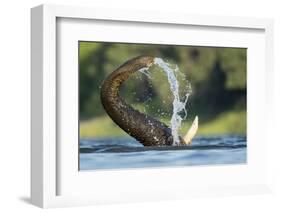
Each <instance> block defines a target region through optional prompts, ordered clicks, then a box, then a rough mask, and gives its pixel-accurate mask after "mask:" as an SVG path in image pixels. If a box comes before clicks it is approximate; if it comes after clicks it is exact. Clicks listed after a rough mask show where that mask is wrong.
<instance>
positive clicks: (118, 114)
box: [101, 56, 185, 146]
mask: <svg viewBox="0 0 281 213" xmlns="http://www.w3.org/2000/svg"><path fill="white" fill-rule="evenodd" d="M153 63H154V57H151V56H140V57H136V58H133V59H131V60H129V61H127V62H126V63H124V64H123V65H121V66H120V67H119V68H117V69H116V70H115V71H113V72H112V73H111V74H110V75H109V76H108V77H107V78H106V79H105V80H104V82H103V83H102V87H101V102H102V104H103V107H104V109H105V110H106V112H107V113H108V115H109V116H110V117H111V119H112V120H113V121H114V122H115V123H116V124H117V125H118V126H119V127H121V128H122V129H123V130H124V131H125V132H127V133H128V134H129V135H131V136H132V137H134V138H136V139H137V140H138V141H139V142H140V143H142V144H143V145H144V146H165V145H172V144H173V136H172V134H171V129H170V128H169V127H168V126H167V125H166V124H164V123H162V122H160V121H158V120H156V119H155V118H153V117H151V116H149V115H146V114H143V113H141V112H139V111H138V110H136V109H134V108H132V107H131V106H130V105H128V104H127V103H126V102H125V101H124V99H123V98H122V97H120V96H119V89H120V86H121V84H122V83H123V82H124V81H126V80H127V79H128V78H129V77H130V75H131V74H132V73H134V72H137V71H138V70H140V69H142V68H146V67H149V66H151V65H152V64H153ZM180 141H181V144H185V143H184V141H183V139H182V138H180Z"/></svg>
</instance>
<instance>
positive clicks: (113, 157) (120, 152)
mask: <svg viewBox="0 0 281 213" xmlns="http://www.w3.org/2000/svg"><path fill="white" fill-rule="evenodd" d="M79 162H80V170H100V169H122V168H149V167H175V166H181V167H183V166H199V165H222V164H245V163H246V162H247V145H246V137H245V136H238V135H220V136H213V137H196V138H194V139H193V142H192V145H191V146H169V147H144V146H143V145H142V144H140V143H139V142H138V141H136V140H135V139H134V138H131V137H119V138H95V139H81V140H80V161H79Z"/></svg>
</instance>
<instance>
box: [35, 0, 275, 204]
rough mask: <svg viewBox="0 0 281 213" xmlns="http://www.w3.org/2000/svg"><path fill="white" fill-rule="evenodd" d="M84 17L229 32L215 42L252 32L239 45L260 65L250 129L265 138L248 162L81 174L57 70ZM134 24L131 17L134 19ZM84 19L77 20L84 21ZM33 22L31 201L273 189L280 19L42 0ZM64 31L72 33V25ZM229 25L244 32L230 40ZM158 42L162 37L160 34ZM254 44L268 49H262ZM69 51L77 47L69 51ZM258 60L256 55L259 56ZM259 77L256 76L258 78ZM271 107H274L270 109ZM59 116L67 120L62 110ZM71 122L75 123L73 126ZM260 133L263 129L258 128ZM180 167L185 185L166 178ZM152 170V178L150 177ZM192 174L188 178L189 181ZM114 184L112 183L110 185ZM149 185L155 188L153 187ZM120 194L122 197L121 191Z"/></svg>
mask: <svg viewBox="0 0 281 213" xmlns="http://www.w3.org/2000/svg"><path fill="white" fill-rule="evenodd" d="M62 20H63V21H65V20H66V21H67V24H66V27H65V26H62V25H63V24H62V22H61V21H62ZM77 20H78V25H79V24H81V22H83V21H85V20H86V21H87V22H88V23H89V24H91V22H94V21H99V26H103V23H104V25H105V23H110V24H111V25H110V26H111V27H116V28H118V27H133V26H134V25H141V26H142V27H143V28H145V27H146V26H147V25H150V24H153V26H156V27H157V28H159V29H160V28H165V30H166V31H167V30H169V28H173V29H176V28H177V27H179V28H180V29H182V28H185V27H191V28H194V30H195V31H196V30H197V29H199V28H200V30H207V31H210V32H209V33H208V34H204V37H209V40H211V39H214V38H215V36H216V34H213V35H212V32H216V31H218V32H222V37H221V39H217V40H216V41H215V42H214V43H212V44H213V45H214V46H224V45H228V46H236V44H235V40H234V41H232V40H231V39H229V38H234V36H235V35H236V36H239V32H240V31H242V32H246V34H245V35H246V36H244V37H243V36H242V37H239V38H240V40H239V41H241V43H240V44H239V45H242V46H244V45H245V47H248V46H249V47H250V53H249V64H250V65H249V67H248V68H249V70H253V69H256V70H257V72H256V73H255V75H253V72H251V71H250V72H249V73H250V74H249V73H248V81H247V83H249V85H250V87H249V91H248V104H249V106H248V117H247V119H248V133H250V134H249V140H250V141H258V142H259V141H260V143H258V142H257V145H255V146H251V143H250V146H248V151H249V153H250V156H249V159H248V164H247V165H239V166H235V165H234V166H223V167H210V168H209V167H208V168H207V167H200V168H191V169H190V168H153V169H142V170H131V169H130V170H122V171H99V172H98V173H97V172H82V173H83V174H81V172H80V174H79V175H77V174H78V173H79V171H78V170H76V164H75V162H74V161H78V160H77V152H76V151H75V148H73V146H71V145H70V146H64V145H63V146H62V145H61V144H58V143H57V142H58V138H59V137H60V136H59V135H60V132H59V131H63V130H61V129H60V128H58V126H59V125H58V117H59V116H60V115H59V110H58V108H59V107H60V106H59V104H58V103H59V102H61V101H62V100H64V99H63V97H61V95H63V93H60V95H58V88H60V84H61V81H62V79H61V78H58V77H57V75H58V73H57V70H58V69H60V66H61V65H59V64H60V63H61V61H58V58H57V57H58V56H59V53H58V49H59V51H61V49H60V48H61V47H60V42H61V40H59V39H58V38H59V36H60V35H59V33H60V32H61V31H62V30H72V29H73V27H72V26H74V24H73V23H71V22H74V21H77ZM79 21H81V22H79ZM128 23H131V25H130V24H128ZM132 23H133V24H132ZM78 25H76V26H75V27H79V26H80V25H79V26H78ZM123 25H126V26H123ZM127 25H128V26H127ZM31 26H32V30H31V41H32V46H31V54H32V63H31V65H32V66H31V68H32V77H31V81H32V88H31V89H32V94H31V95H32V103H31V112H32V118H31V130H32V134H31V139H32V141H31V201H32V203H33V204H35V205H37V206H40V207H44V208H46V207H58V206H75V205H91V204H99V203H116V202H139V201H145V200H165V199H178V198H181V199H182V198H188V197H198V196H210V195H219V196H220V195H233V194H238V195H240V194H252V193H264V192H269V191H270V177H271V173H270V169H269V168H270V166H269V161H268V156H267V155H266V149H267V147H268V146H269V144H268V142H269V141H270V137H271V135H272V134H271V132H272V131H274V127H273V126H272V122H271V119H272V116H271V115H272V114H271V113H272V109H273V97H272V95H271V93H270V90H271V88H272V87H273V85H272V82H273V80H272V79H273V62H272V58H273V21H272V20H271V19H257V18H241V17H216V16H203V15H188V14H172V13H171V14H166V13H163V14H161V13H153V12H147V11H122V10H110V9H100V8H84V7H74V6H54V5H41V6H38V7H35V8H32V10H31ZM60 27H63V28H60ZM79 29H80V28H79ZM93 29H94V28H93ZM81 30H82V32H84V34H87V31H88V28H86V31H83V28H81ZM89 31H90V30H89ZM211 31H212V32H211ZM65 32H66V33H69V32H72V31H65ZM80 32H81V31H80ZM167 32H168V31H167ZM224 32H225V35H226V34H232V33H233V32H237V34H235V33H233V35H232V37H228V39H223V36H224V34H223V33H224ZM108 34H109V33H108V32H107V33H106V29H104V34H102V33H101V34H100V36H101V37H100V39H101V38H102V36H105V35H108ZM249 34H256V36H253V37H250V38H249V37H247V36H248V35H249ZM75 36H77V37H75ZM79 36H83V35H80V34H79V35H78V34H75V33H71V34H69V39H70V40H71V39H73V40H75V39H79V38H80V37H79ZM110 36H113V35H110ZM110 36H109V37H106V38H105V40H106V41H111V39H112V40H115V39H114V38H113V37H110ZM129 37H132V35H128V37H126V35H125V36H124V37H119V38H118V41H127V40H128V39H129ZM141 37H142V36H141V35H140V36H139V37H134V38H133V39H135V41H136V42H144V41H145V40H142V39H143V38H142V39H141ZM86 38H87V36H86V35H85V39H86ZM199 38H200V36H199ZM60 39H61V38H60ZM243 39H245V42H244V40H243ZM146 41H147V40H146ZM154 41H155V40H154ZM154 41H153V40H151V41H150V42H151V43H153V42H154ZM147 42H148V41H147ZM158 42H160V43H161V41H158ZM162 42H163V43H167V42H168V43H172V44H173V43H174V42H177V43H180V44H182V43H184V42H185V41H184V40H180V38H178V40H177V39H175V38H173V39H171V40H168V38H166V39H164V40H163V41H162ZM193 42H197V45H202V46H204V45H209V44H210V43H209V41H207V40H206V41H204V39H201V40H200V39H199V40H196V41H193ZM243 42H244V43H243ZM251 42H252V43H251ZM62 43H63V42H62ZM148 43H149V42H148ZM66 44H67V43H66ZM239 45H238V46H239ZM247 45H248V46H247ZM256 48H257V49H256ZM255 50H261V51H260V52H257V51H255ZM62 52H63V49H62ZM68 52H69V54H71V51H70V50H69V51H68ZM63 53H65V52H63ZM65 54H66V53H65ZM255 59H256V60H257V61H256V62H255ZM254 62H255V63H254ZM62 63H63V60H62ZM254 76H255V79H253V78H254ZM62 77H63V76H62ZM76 77H77V76H76ZM63 79H65V78H63ZM72 80H73V81H75V77H73V78H72ZM76 80H77V79H76ZM254 81H256V82H254ZM74 89H75V86H74ZM255 91H258V93H259V95H260V97H259V99H257V98H255ZM74 93H75V91H74ZM64 101H67V100H64ZM68 101H69V100H68ZM265 110H266V111H267V113H264V112H265ZM72 112H74V114H75V109H73V111H71V113H72ZM76 113H77V112H76ZM257 113H258V114H259V115H261V116H260V117H259V118H257V117H256V116H255V115H256V114H257ZM73 118H78V116H76V117H75V116H74V117H73ZM60 119H63V117H62V118H60ZM76 121H77V120H76ZM260 121H264V123H263V124H262V125H261V124H260ZM60 122H61V121H60ZM67 122H68V123H73V122H75V119H74V120H73V119H70V120H68V121H67ZM249 122H250V123H249ZM62 123H63V121H62ZM77 123H78V122H76V124H77ZM249 124H250V125H249ZM70 128H76V127H75V125H74V126H71V127H70ZM254 132H256V133H255V134H253V133H254ZM76 139H77V138H76ZM69 144H71V143H69ZM71 156H72V157H71ZM67 159H68V160H71V162H72V160H73V162H74V163H73V164H72V163H68V164H69V165H70V166H66V164H65V161H66V160H67ZM208 172H209V173H210V172H211V173H212V174H213V175H212V174H211V173H210V175H209V176H208V177H209V178H211V179H213V180H215V179H217V181H213V180H204V184H202V183H200V181H199V180H201V181H202V177H206V175H208ZM171 173H172V174H171ZM164 174H171V175H164ZM175 174H177V175H178V176H179V177H180V178H179V181H180V184H174V183H173V184H167V180H168V179H170V178H173V175H175ZM148 176H149V178H150V180H151V183H153V185H148V184H147V183H148ZM160 176H162V177H165V178H164V180H163V181H157V179H158V178H159V177H160ZM219 176H221V177H224V178H228V177H229V176H235V177H236V179H234V178H232V179H231V178H230V179H228V181H221V179H219ZM66 177H67V178H66ZM112 177H114V179H115V180H118V181H119V182H118V183H119V184H115V183H116V182H114V181H110V179H111V178H112ZM187 177H188V178H189V180H188V181H184V180H186V179H187ZM136 178H138V179H142V180H143V182H142V183H138V185H139V186H135V182H134V181H129V179H136ZM153 178H154V179H153ZM93 179H95V180H99V181H100V182H98V184H95V185H94V184H93V183H91V182H92V180H93ZM197 179H199V180H197ZM111 182H112V183H111ZM80 183H83V184H80ZM117 185H118V186H117ZM107 187H108V188H110V189H112V190H104V189H105V188H107ZM62 189H63V190H62ZM93 189H95V193H91V191H92V190H93ZM148 190H150V191H149V193H148ZM120 193H121V194H122V196H120Z"/></svg>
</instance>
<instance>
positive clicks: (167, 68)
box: [139, 58, 190, 146]
mask: <svg viewBox="0 0 281 213" xmlns="http://www.w3.org/2000/svg"><path fill="white" fill-rule="evenodd" d="M154 64H155V65H157V66H159V67H160V68H161V70H163V71H164V73H165V75H166V76H167V79H168V82H169V85H170V90H171V92H172V94H173V96H174V99H173V114H172V117H171V120H170V128H171V130H172V135H173V145H174V146H177V145H180V139H179V133H178V131H179V129H180V127H181V122H182V120H183V119H185V118H186V116H187V112H186V109H185V106H186V103H187V100H188V97H189V95H190V88H189V86H190V85H187V88H188V90H187V92H186V94H185V95H184V97H180V93H179V81H178V77H182V76H180V74H181V73H180V72H179V68H178V66H175V68H172V66H171V65H170V64H169V63H167V62H165V61H163V59H161V58H155V59H154ZM148 69H149V68H143V69H141V70H139V71H140V72H141V73H143V74H144V75H146V76H147V77H148V78H150V79H152V78H151V76H150V73H149V71H148ZM181 99H183V101H181ZM182 112H184V116H182V115H181V114H182Z"/></svg>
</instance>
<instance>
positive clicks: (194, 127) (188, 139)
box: [183, 116, 198, 145]
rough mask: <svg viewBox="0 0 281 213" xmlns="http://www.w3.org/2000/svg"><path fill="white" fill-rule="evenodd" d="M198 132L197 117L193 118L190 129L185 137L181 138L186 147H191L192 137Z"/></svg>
mask: <svg viewBox="0 0 281 213" xmlns="http://www.w3.org/2000/svg"><path fill="white" fill-rule="evenodd" d="M197 130H198V116H196V117H195V119H194V121H193V123H192V125H191V127H190V128H189V130H188V131H187V133H186V135H185V136H184V137H183V140H184V142H185V144H186V145H191V143H192V139H193V137H194V136H195V135H196V132H197Z"/></svg>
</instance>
